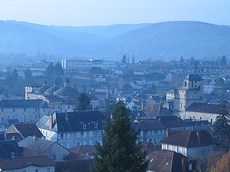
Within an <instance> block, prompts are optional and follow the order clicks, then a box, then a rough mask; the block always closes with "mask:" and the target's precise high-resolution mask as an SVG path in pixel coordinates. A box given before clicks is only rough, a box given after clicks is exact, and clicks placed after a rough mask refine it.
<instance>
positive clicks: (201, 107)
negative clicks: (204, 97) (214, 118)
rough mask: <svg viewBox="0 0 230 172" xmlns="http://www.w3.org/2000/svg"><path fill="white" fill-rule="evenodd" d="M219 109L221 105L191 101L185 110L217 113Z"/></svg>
mask: <svg viewBox="0 0 230 172" xmlns="http://www.w3.org/2000/svg"><path fill="white" fill-rule="evenodd" d="M220 110H221V105H216V104H208V103H193V104H191V105H190V106H189V107H188V108H187V110H186V111H191V112H202V113H212V114H217V113H219V112H220ZM228 111H229V109H228Z"/></svg>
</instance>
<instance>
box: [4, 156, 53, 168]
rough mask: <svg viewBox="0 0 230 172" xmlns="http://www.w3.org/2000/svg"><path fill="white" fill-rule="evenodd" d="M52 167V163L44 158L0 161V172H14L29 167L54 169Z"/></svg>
mask: <svg viewBox="0 0 230 172" xmlns="http://www.w3.org/2000/svg"><path fill="white" fill-rule="evenodd" d="M54 165H55V164H54V162H53V161H52V160H51V159H49V158H48V157H46V156H36V157H27V158H18V159H8V160H2V161H0V169H2V170H16V169H22V168H26V167H29V166H35V167H50V166H53V167H54Z"/></svg>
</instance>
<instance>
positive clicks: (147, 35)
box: [0, 21, 230, 60]
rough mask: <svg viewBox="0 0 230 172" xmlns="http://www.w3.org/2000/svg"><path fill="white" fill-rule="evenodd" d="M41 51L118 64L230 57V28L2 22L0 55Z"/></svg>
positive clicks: (184, 24) (191, 24)
mask: <svg viewBox="0 0 230 172" xmlns="http://www.w3.org/2000/svg"><path fill="white" fill-rule="evenodd" d="M38 52H43V53H46V54H53V55H57V56H59V57H63V58H64V57H70V56H77V57H87V58H90V57H98V58H109V59H111V58H113V59H117V60H120V59H121V57H122V55H123V54H128V55H134V56H136V58H137V59H142V58H157V59H159V58H165V59H175V58H176V59H179V57H180V56H184V57H192V56H193V57H195V58H203V57H206V58H212V57H219V56H222V55H226V56H227V57H230V27H229V26H220V25H213V24H208V23H202V22H188V21H184V22H183V21H181V22H162V23H156V24H133V25H111V26H92V27H67V26H45V25H38V24H32V23H26V22H17V21H0V54H7V53H25V54H28V55H34V54H37V53H38Z"/></svg>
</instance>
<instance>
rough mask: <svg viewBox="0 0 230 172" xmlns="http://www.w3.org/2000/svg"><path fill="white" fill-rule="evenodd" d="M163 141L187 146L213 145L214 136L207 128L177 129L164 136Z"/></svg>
mask: <svg viewBox="0 0 230 172" xmlns="http://www.w3.org/2000/svg"><path fill="white" fill-rule="evenodd" d="M162 143H165V144H169V145H178V146H182V147H187V148H193V147H202V146H209V145H213V139H212V136H211V135H210V134H209V133H208V132H207V131H205V130H200V131H188V130H183V131H176V132H173V133H172V134H170V135H168V136H166V137H164V138H163V139H162Z"/></svg>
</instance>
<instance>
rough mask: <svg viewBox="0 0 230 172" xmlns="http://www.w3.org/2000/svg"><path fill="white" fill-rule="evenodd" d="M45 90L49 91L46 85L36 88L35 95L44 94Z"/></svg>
mask: <svg viewBox="0 0 230 172" xmlns="http://www.w3.org/2000/svg"><path fill="white" fill-rule="evenodd" d="M47 89H49V87H48V86H47V85H43V86H41V87H40V88H37V89H36V90H35V93H38V94H44V93H45V91H46V90H47Z"/></svg>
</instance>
